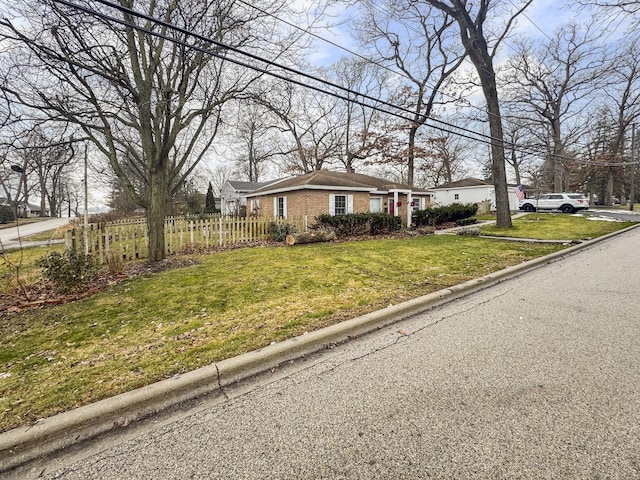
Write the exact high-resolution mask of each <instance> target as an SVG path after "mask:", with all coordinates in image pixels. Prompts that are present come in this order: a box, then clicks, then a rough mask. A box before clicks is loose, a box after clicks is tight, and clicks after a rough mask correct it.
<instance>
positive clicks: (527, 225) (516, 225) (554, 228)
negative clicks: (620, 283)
mask: <svg viewBox="0 0 640 480" xmlns="http://www.w3.org/2000/svg"><path fill="white" fill-rule="evenodd" d="M590 218H591V217H587V216H583V215H567V214H564V213H530V214H528V215H525V216H523V217H519V218H516V219H514V220H513V227H511V228H497V227H496V226H495V225H485V226H482V227H480V231H481V233H482V234H483V235H492V236H497V237H513V238H533V239H538V240H587V239H591V238H596V237H599V236H602V235H606V234H607V233H611V232H615V231H617V230H620V229H621V228H626V227H629V226H631V225H634V224H635V223H634V222H612V221H602V220H596V219H591V220H590Z"/></svg>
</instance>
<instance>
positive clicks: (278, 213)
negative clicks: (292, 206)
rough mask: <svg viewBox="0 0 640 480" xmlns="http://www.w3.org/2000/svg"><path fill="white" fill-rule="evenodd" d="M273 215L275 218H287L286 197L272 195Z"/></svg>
mask: <svg viewBox="0 0 640 480" xmlns="http://www.w3.org/2000/svg"><path fill="white" fill-rule="evenodd" d="M273 216H274V217H277V218H287V197H274V199H273Z"/></svg>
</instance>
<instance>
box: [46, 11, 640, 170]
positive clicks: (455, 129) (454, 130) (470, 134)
mask: <svg viewBox="0 0 640 480" xmlns="http://www.w3.org/2000/svg"><path fill="white" fill-rule="evenodd" d="M53 1H54V2H55V3H59V4H62V5H65V6H68V7H70V8H74V9H77V10H80V11H83V12H85V13H88V14H90V15H92V16H95V17H98V18H101V19H103V20H107V21H110V22H114V23H117V24H120V25H123V26H125V27H129V28H133V29H135V30H137V31H140V32H143V33H146V34H149V35H152V36H155V37H157V38H162V39H165V40H167V41H170V42H172V43H175V44H177V45H181V46H184V47H186V48H190V49H193V50H196V51H199V52H201V53H205V54H207V55H211V56H213V57H216V58H219V59H221V60H223V61H228V62H230V63H233V64H236V65H238V66H241V67H244V68H248V69H251V70H253V71H256V72H259V73H262V74H265V75H269V76H271V77H274V78H277V79H279V80H283V81H284V82H288V83H293V84H295V85H298V86H301V87H303V88H307V89H310V90H313V91H316V92H319V93H323V94H326V95H329V96H332V97H335V98H338V99H341V100H344V101H346V102H352V103H356V104H358V105H361V106H364V107H367V108H371V109H373V110H375V111H378V112H381V113H386V114H389V115H392V116H395V117H397V118H400V119H403V120H406V121H408V122H415V121H416V120H415V115H416V114H415V112H412V111H411V110H408V109H406V108H404V107H401V106H398V105H394V104H392V103H390V102H386V101H383V100H380V99H377V98H374V97H371V96H369V95H366V94H363V93H360V92H357V91H355V90H352V89H349V88H346V87H343V86H341V85H338V84H335V83H333V82H328V81H326V80H322V79H319V78H317V77H314V76H312V75H310V74H307V73H304V72H301V71H299V70H296V69H293V68H291V67H287V66H285V65H281V64H278V63H276V62H274V61H271V60H267V59H264V58H262V57H259V56H257V55H255V54H252V53H249V52H245V51H242V50H240V49H238V48H236V47H232V46H230V45H227V44H224V43H222V42H219V41H215V40H212V39H210V38H207V37H204V36H203V35H200V34H197V33H195V32H192V31H190V30H187V29H185V28H182V27H178V26H176V25H173V24H171V23H169V22H165V21H163V20H160V19H157V18H155V17H152V16H150V15H146V14H143V13H139V12H136V11H135V10H133V9H129V8H127V7H123V6H121V5H117V4H113V3H111V2H109V1H107V0H95V1H97V2H98V3H101V4H103V5H105V6H108V7H111V8H114V9H116V10H119V11H121V12H123V13H127V14H129V15H132V16H134V17H138V18H141V19H143V20H147V21H149V22H152V23H154V24H157V25H160V26H164V27H166V28H168V29H171V30H175V31H176V32H179V33H182V34H184V35H187V36H189V37H193V38H194V39H198V40H201V41H203V42H205V43H209V44H212V45H215V46H217V47H219V48H221V49H223V50H226V51H230V52H234V53H238V54H240V55H243V56H246V57H249V58H251V59H253V60H256V61H259V62H262V63H264V64H266V65H267V66H272V67H277V68H279V69H282V70H284V71H285V72H289V73H293V74H295V75H299V76H302V77H304V78H306V79H308V80H312V81H316V82H319V83H320V84H323V85H325V86H330V87H332V88H335V89H338V90H341V91H343V92H345V93H347V94H349V95H354V96H356V97H361V98H362V99H363V100H357V99H355V98H351V97H350V96H345V95H342V94H339V93H336V92H335V91H331V90H326V89H324V88H321V87H318V86H314V85H310V84H308V83H304V82H302V81H300V80H294V79H292V78H290V77H287V76H284V75H283V74H279V73H276V72H273V71H269V70H266V69H265V68H261V67H258V66H255V65H252V64H249V63H246V62H244V61H240V60H238V59H234V58H231V57H229V56H227V55H222V54H220V53H218V52H216V51H214V50H211V49H208V48H204V47H200V46H197V45H193V44H190V43H188V42H186V41H185V40H181V39H177V38H174V37H172V36H169V35H166V34H162V33H159V32H155V31H153V30H150V29H148V28H145V27H140V26H138V25H135V24H133V23H129V22H127V21H126V20H123V19H119V18H116V17H113V16H111V15H107V14H104V13H101V12H97V11H95V10H92V9H90V8H88V7H85V6H82V5H78V4H75V3H72V2H69V1H67V0H53ZM364 100H368V101H371V102H373V103H374V105H371V104H368V103H365V102H364ZM378 104H379V105H384V106H386V107H389V108H392V109H395V110H397V111H400V112H404V113H406V114H409V115H411V117H407V116H404V115H402V114H400V113H397V112H394V111H390V110H388V109H385V108H382V107H380V106H378ZM422 118H423V119H424V124H425V125H427V126H429V127H431V128H434V129H436V130H440V131H443V132H446V133H450V134H453V135H457V136H461V137H463V138H467V139H470V140H475V141H479V142H482V143H485V144H489V145H490V144H492V140H497V141H500V142H501V143H502V144H503V146H510V147H513V148H514V149H517V150H518V151H520V152H521V153H530V154H536V155H538V154H540V153H541V152H539V151H536V150H534V149H527V148H523V147H521V146H518V145H516V144H515V143H512V142H508V141H505V140H503V139H495V138H493V137H491V136H490V135H486V134H483V133H479V132H476V131H474V130H471V129H467V128H464V127H459V126H457V125H455V124H452V123H449V122H446V121H443V120H439V119H436V118H433V117H426V116H424V115H423V116H422ZM426 120H430V121H432V122H437V123H440V124H442V125H444V127H443V126H438V125H433V124H428V123H426ZM461 132H464V133H461ZM543 153H544V154H547V155H548V152H543ZM555 157H556V158H558V159H561V160H567V161H573V162H575V161H580V160H578V159H575V158H571V157H565V156H559V155H555ZM583 162H585V163H588V162H589V161H583ZM593 163H594V164H597V165H600V166H620V165H628V164H631V163H612V164H601V163H597V162H593ZM635 163H638V162H635Z"/></svg>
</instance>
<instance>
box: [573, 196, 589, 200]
mask: <svg viewBox="0 0 640 480" xmlns="http://www.w3.org/2000/svg"><path fill="white" fill-rule="evenodd" d="M569 198H573V199H574V200H578V199H585V198H587V197H585V196H584V195H569Z"/></svg>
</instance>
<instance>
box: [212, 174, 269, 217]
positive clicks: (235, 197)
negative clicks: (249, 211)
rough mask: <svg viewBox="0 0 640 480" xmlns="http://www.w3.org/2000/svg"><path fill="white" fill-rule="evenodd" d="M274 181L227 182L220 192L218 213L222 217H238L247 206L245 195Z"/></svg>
mask: <svg viewBox="0 0 640 480" xmlns="http://www.w3.org/2000/svg"><path fill="white" fill-rule="evenodd" d="M275 181H276V180H271V181H268V182H240V181H235V180H229V181H228V182H227V183H225V184H224V186H223V187H222V190H221V191H220V212H221V213H222V215H240V214H241V213H243V210H244V207H245V206H246V205H247V199H246V197H245V195H246V194H248V193H251V192H253V191H254V190H257V189H258V188H260V187H264V186H265V185H269V184H271V183H273V182H275Z"/></svg>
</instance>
